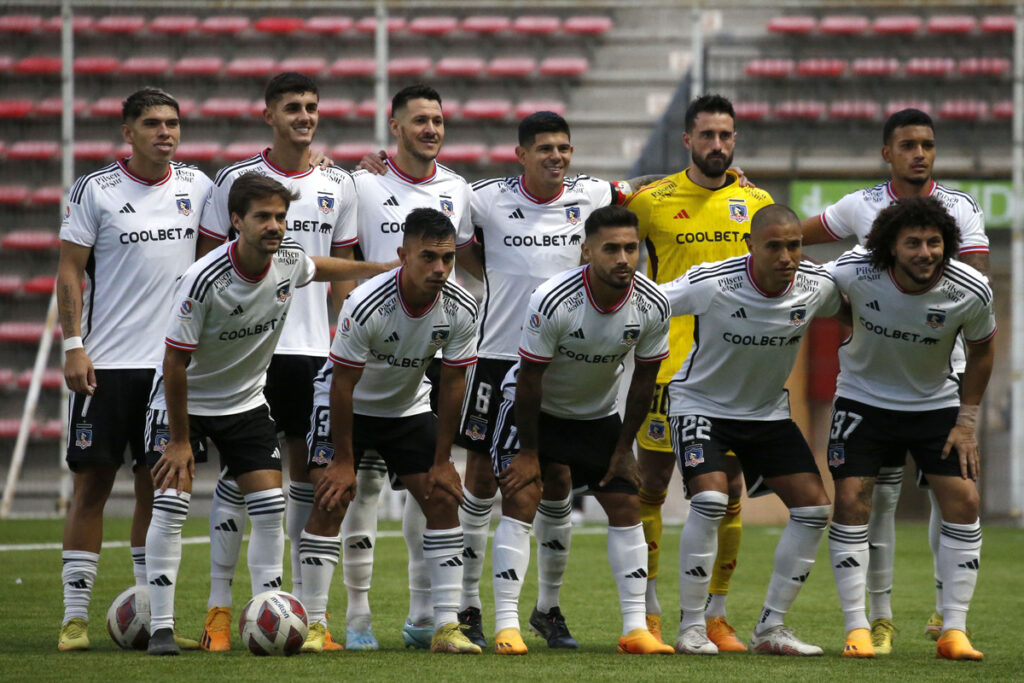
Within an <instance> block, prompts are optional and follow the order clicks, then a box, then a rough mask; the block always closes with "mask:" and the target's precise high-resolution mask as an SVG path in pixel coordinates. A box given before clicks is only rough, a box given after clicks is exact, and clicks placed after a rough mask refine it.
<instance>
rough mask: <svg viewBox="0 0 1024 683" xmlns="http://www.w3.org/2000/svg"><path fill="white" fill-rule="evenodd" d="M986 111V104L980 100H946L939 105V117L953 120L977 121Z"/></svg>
mask: <svg viewBox="0 0 1024 683" xmlns="http://www.w3.org/2000/svg"><path fill="white" fill-rule="evenodd" d="M987 113H988V105H987V104H986V103H985V102H984V101H982V100H972V99H958V100H948V101H946V102H943V103H942V104H941V105H939V118H940V119H949V120H953V121H977V120H978V119H981V118H983V117H984V116H985V114H987Z"/></svg>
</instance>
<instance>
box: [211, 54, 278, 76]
mask: <svg viewBox="0 0 1024 683" xmlns="http://www.w3.org/2000/svg"><path fill="white" fill-rule="evenodd" d="M276 70H277V62H276V61H275V60H273V59H271V58H270V57H239V58H237V59H232V60H231V61H230V62H228V64H227V67H225V69H224V73H226V74H227V75H228V76H254V77H257V78H263V77H264V76H269V75H270V74H271V73H273V72H274V71H276Z"/></svg>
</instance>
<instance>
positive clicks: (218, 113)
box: [199, 97, 249, 119]
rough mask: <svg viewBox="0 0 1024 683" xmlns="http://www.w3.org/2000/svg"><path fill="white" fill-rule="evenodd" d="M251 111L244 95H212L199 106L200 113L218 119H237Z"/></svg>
mask: <svg viewBox="0 0 1024 683" xmlns="http://www.w3.org/2000/svg"><path fill="white" fill-rule="evenodd" d="M248 113H249V100H247V99H245V98H243V97H211V98H210V99H208V100H206V101H205V102H203V103H202V104H201V105H200V106H199V115H200V116H205V117H208V118H216V119H237V118H241V117H242V116H244V115H246V114H248Z"/></svg>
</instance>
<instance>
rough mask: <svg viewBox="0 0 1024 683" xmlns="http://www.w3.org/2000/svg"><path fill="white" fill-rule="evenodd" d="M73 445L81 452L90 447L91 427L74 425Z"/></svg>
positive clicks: (88, 425)
mask: <svg viewBox="0 0 1024 683" xmlns="http://www.w3.org/2000/svg"><path fill="white" fill-rule="evenodd" d="M75 445H76V446H78V447H79V448H80V449H82V450H83V451H84V450H85V449H86V448H89V447H90V446H92V425H91V424H78V425H75Z"/></svg>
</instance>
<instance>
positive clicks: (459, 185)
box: [352, 159, 473, 263]
mask: <svg viewBox="0 0 1024 683" xmlns="http://www.w3.org/2000/svg"><path fill="white" fill-rule="evenodd" d="M384 163H385V164H387V167H388V172H387V173H385V174H384V175H374V174H372V173H370V172H368V171H356V172H355V173H353V174H352V179H353V180H354V181H355V184H356V193H357V195H358V196H359V249H360V250H361V251H362V252H363V258H364V259H366V260H367V261H377V262H378V263H387V262H389V261H394V260H395V259H397V258H398V247H400V246H402V234H403V233H404V232H405V217H406V216H408V215H409V212H410V211H412V210H413V209H420V208H428V209H437V210H438V211H440V212H441V213H443V214H445V215H446V216H448V217H449V218H450V219H451V221H452V225H454V226H455V232H456V235H455V244H456V246H459V247H461V246H463V245H465V244H468V243H469V242H472V241H473V224H472V223H471V222H470V213H469V210H470V209H469V203H470V200H469V194H470V193H469V185H468V184H467V183H466V181H465V179H463V177H462V176H460V175H458V174H456V173H454V172H453V171H452V170H451V169H449V168H446V167H444V166H442V165H441V164H438V163H435V164H434V172H433V173H432V174H431V175H429V176H427V177H426V178H413V177H412V176H409V175H407V174H405V173H403V172H402V171H401V169H399V168H398V166H397V164H395V163H394V162H393V161H392V160H391V159H387V160H386V161H385V162H384Z"/></svg>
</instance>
